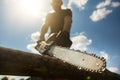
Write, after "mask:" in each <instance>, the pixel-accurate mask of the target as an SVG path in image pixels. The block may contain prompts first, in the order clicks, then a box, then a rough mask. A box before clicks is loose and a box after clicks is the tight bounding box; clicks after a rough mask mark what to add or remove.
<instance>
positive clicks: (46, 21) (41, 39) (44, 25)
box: [38, 14, 50, 43]
mask: <svg viewBox="0 0 120 80" xmlns="http://www.w3.org/2000/svg"><path fill="white" fill-rule="evenodd" d="M49 23H50V14H48V15H47V16H46V20H45V23H44V24H43V26H42V29H41V31H40V33H41V34H40V38H39V40H38V43H39V42H41V41H45V34H46V33H47V31H48V27H49Z"/></svg>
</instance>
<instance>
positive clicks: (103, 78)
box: [0, 47, 120, 80]
mask: <svg viewBox="0 0 120 80" xmlns="http://www.w3.org/2000/svg"><path fill="white" fill-rule="evenodd" d="M0 75H18V76H36V77H41V78H47V79H55V78H60V79H67V80H120V75H119V74H116V73H112V72H110V71H108V70H107V69H106V70H105V71H104V72H103V73H93V72H88V71H85V70H79V69H78V68H77V67H76V66H73V65H71V64H68V63H66V62H63V61H61V60H59V59H57V58H55V57H50V56H47V55H46V56H41V55H39V54H33V53H30V52H24V51H20V50H14V49H9V48H4V47H0Z"/></svg>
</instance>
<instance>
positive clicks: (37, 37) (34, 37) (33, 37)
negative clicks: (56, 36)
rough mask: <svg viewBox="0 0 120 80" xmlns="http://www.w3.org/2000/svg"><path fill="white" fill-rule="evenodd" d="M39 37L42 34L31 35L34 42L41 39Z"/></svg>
mask: <svg viewBox="0 0 120 80" xmlns="http://www.w3.org/2000/svg"><path fill="white" fill-rule="evenodd" d="M39 36H40V32H38V31H37V32H34V33H32V34H31V39H32V41H37V40H38V39H39Z"/></svg>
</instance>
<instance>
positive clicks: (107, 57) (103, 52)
mask: <svg viewBox="0 0 120 80" xmlns="http://www.w3.org/2000/svg"><path fill="white" fill-rule="evenodd" d="M100 55H101V57H104V58H105V59H106V60H108V59H109V55H108V54H107V53H106V52H105V51H100Z"/></svg>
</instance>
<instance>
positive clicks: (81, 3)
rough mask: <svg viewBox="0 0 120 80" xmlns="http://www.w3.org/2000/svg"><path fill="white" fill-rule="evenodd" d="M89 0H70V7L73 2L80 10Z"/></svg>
mask: <svg viewBox="0 0 120 80" xmlns="http://www.w3.org/2000/svg"><path fill="white" fill-rule="evenodd" d="M87 2H88V0H69V3H68V7H71V6H72V4H74V5H76V6H77V7H78V8H79V9H80V10H83V9H84V8H85V5H86V4H87Z"/></svg>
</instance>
